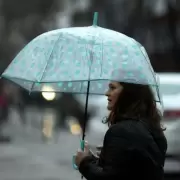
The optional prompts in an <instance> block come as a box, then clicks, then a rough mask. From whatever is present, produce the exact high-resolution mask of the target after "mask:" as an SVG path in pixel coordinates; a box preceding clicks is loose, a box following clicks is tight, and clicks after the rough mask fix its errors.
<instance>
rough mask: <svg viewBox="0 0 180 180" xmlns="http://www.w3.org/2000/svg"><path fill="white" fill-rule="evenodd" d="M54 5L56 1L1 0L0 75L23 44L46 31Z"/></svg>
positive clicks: (54, 9)
mask: <svg viewBox="0 0 180 180" xmlns="http://www.w3.org/2000/svg"><path fill="white" fill-rule="evenodd" d="M56 4H57V0H51V1H49V0H31V1H30V0H13V1H12V0H1V6H0V8H1V9H0V12H1V16H0V22H1V31H0V34H1V35H0V37H1V41H0V73H2V71H3V70H4V68H5V67H6V66H7V65H8V64H9V63H10V61H11V60H12V59H13V57H14V56H15V54H16V53H17V52H18V51H19V50H20V49H21V48H22V47H23V46H24V45H25V44H27V43H28V42H29V41H30V40H32V38H34V37H36V36H37V35H39V34H41V33H43V32H44V31H45V30H46V29H47V27H48V23H49V21H50V20H51V19H48V18H49V17H50V16H52V14H54V13H55V12H56V11H57V8H56V7H57V6H56ZM44 21H46V25H47V26H46V25H45V26H44Z"/></svg>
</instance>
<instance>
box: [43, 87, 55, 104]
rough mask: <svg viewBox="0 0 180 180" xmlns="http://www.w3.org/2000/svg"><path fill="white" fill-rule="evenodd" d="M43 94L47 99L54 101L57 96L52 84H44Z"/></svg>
mask: <svg viewBox="0 0 180 180" xmlns="http://www.w3.org/2000/svg"><path fill="white" fill-rule="evenodd" d="M42 96H43V97H44V99H46V100H47V101H53V100H54V99H55V98H56V93H55V92H54V89H53V88H52V87H50V86H43V88H42Z"/></svg>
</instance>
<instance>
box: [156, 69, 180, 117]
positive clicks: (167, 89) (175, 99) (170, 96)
mask: <svg viewBox="0 0 180 180" xmlns="http://www.w3.org/2000/svg"><path fill="white" fill-rule="evenodd" d="M158 75H159V80H160V91H161V94H162V101H163V108H164V120H176V119H180V73H158Z"/></svg>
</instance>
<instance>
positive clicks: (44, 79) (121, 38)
mask: <svg viewBox="0 0 180 180" xmlns="http://www.w3.org/2000/svg"><path fill="white" fill-rule="evenodd" d="M2 77H4V78H7V79H9V80H11V81H13V82H15V83H16V84H18V85H20V86H22V87H23V88H25V89H27V90H28V91H30V92H32V91H43V87H44V86H51V89H53V91H54V92H70V93H87V86H88V82H89V85H90V86H89V93H91V94H104V93H105V91H106V87H107V84H108V83H109V81H118V82H127V83H136V84H144V85H151V86H153V87H154V86H157V83H156V76H155V73H154V70H153V68H152V66H151V64H150V60H149V58H148V55H147V53H146V51H145V49H144V47H143V46H142V45H140V44H139V43H138V42H137V41H135V40H134V39H132V38H130V37H128V36H126V35H124V34H121V33H118V32H116V31H112V30H109V29H105V28H101V27H99V26H97V25H93V26H89V27H76V28H65V29H58V30H54V31H50V32H46V33H44V34H42V35H40V36H38V37H36V38H35V39H34V40H32V41H31V42H30V43H29V44H28V45H27V46H25V48H24V49H23V50H22V51H20V53H19V54H18V55H17V56H16V57H15V59H14V60H13V61H12V63H11V64H10V65H9V66H8V68H7V69H6V70H5V72H4V73H3V74H2Z"/></svg>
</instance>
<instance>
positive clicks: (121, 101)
mask: <svg viewBox="0 0 180 180" xmlns="http://www.w3.org/2000/svg"><path fill="white" fill-rule="evenodd" d="M121 85H122V86H123V90H122V92H121V95H120V96H119V98H118V99H117V101H116V104H115V106H114V108H113V109H112V111H111V113H110V115H109V117H108V118H107V122H108V124H109V125H112V124H115V123H116V122H117V121H121V120H122V119H126V118H127V119H135V120H145V121H147V122H148V123H149V124H151V125H152V126H154V127H155V128H157V129H161V130H164V129H163V128H162V127H161V119H162V116H161V113H160V112H159V110H158V109H157V107H156V101H155V97H154V94H153V92H152V89H151V88H150V87H149V86H148V85H140V84H131V83H121Z"/></svg>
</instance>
